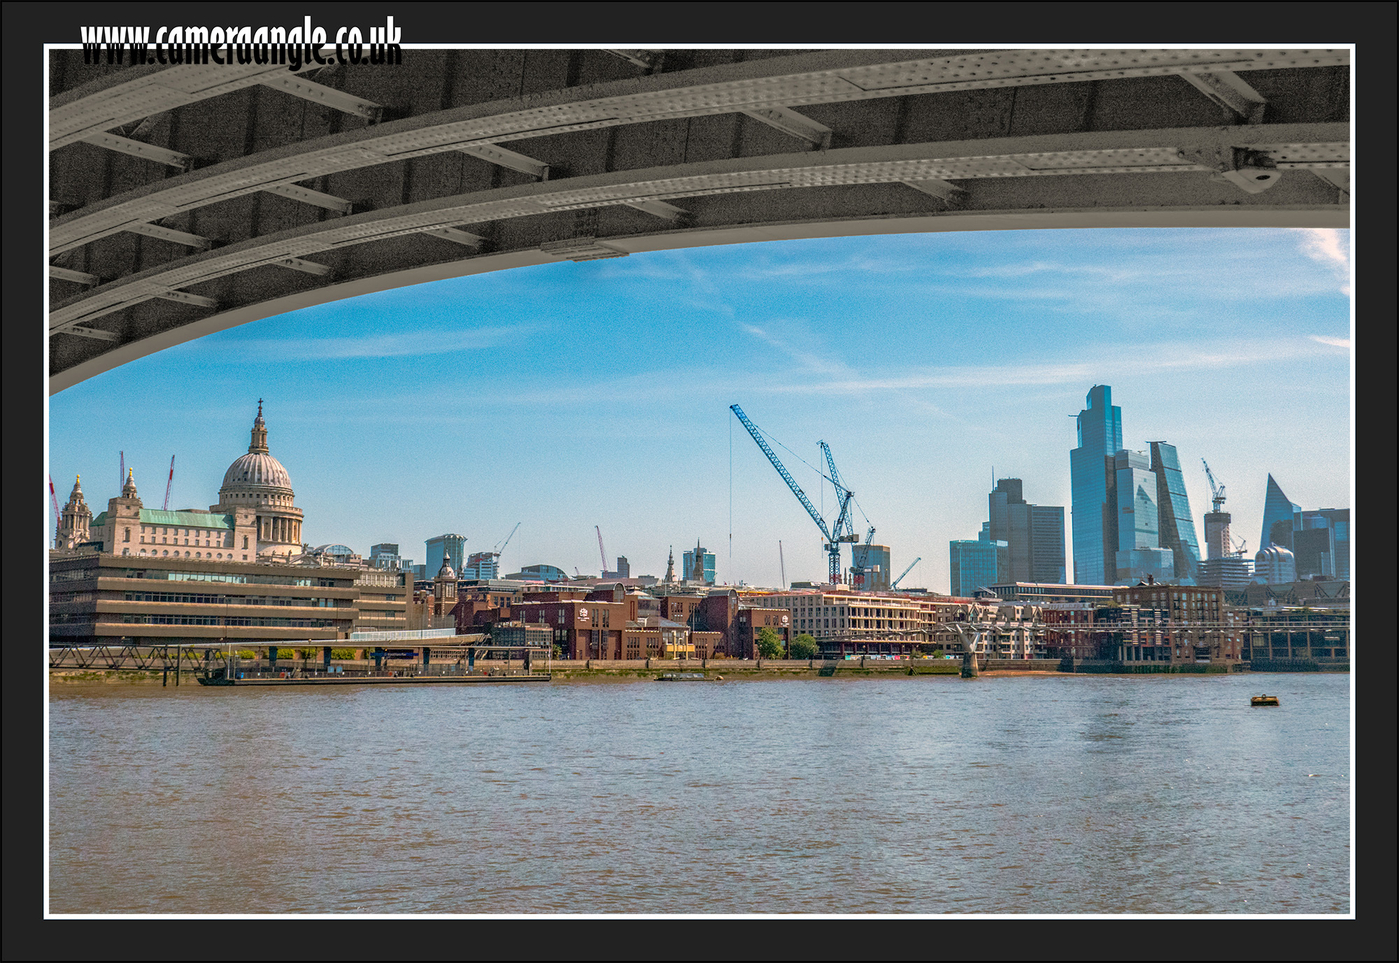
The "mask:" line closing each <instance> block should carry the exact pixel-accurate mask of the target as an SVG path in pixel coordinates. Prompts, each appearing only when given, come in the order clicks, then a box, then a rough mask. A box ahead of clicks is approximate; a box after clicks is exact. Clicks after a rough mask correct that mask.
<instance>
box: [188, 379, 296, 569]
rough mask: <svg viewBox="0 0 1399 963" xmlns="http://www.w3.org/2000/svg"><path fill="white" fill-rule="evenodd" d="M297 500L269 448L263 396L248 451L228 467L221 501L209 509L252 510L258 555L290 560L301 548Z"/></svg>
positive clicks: (226, 512) (228, 512)
mask: <svg viewBox="0 0 1399 963" xmlns="http://www.w3.org/2000/svg"><path fill="white" fill-rule="evenodd" d="M295 501H296V493H295V492H294V491H292V487H291V477H290V476H289V475H288V474H287V470H286V469H285V468H283V467H282V463H281V462H280V461H278V460H277V459H276V458H274V457H273V456H272V453H271V451H270V450H269V449H268V447H267V423H266V422H265V421H264V420H263V417H262V399H258V403H257V417H256V418H254V419H253V427H252V439H251V441H250V442H249V444H248V453H247V454H245V455H240V456H239V457H238V458H236V459H235V460H234V462H233V464H231V465H229V466H228V471H227V472H225V473H224V476H223V485H222V486H220V488H219V502H218V504H217V505H210V506H209V511H210V512H213V513H215V514H222V515H235V514H237V513H238V512H247V511H251V512H252V514H253V524H254V526H255V527H256V531H257V557H258V558H271V557H279V558H282V559H286V560H290V559H291V558H293V557H295V556H297V555H300V554H301V551H302V548H301V546H302V540H301V523H302V520H303V519H302V511H301V509H299V508H297V507H296V504H295Z"/></svg>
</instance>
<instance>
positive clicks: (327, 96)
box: [257, 69, 384, 123]
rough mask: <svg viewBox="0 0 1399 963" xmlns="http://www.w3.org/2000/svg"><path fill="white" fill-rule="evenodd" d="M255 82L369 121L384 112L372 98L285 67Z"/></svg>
mask: <svg viewBox="0 0 1399 963" xmlns="http://www.w3.org/2000/svg"><path fill="white" fill-rule="evenodd" d="M257 82H258V83H260V84H262V85H263V86H264V87H271V88H273V89H274V90H281V91H285V92H286V93H289V94H291V95H292V96H294V97H300V98H302V99H303V100H309V101H311V102H312V103H315V104H323V105H324V106H326V107H333V108H334V109H335V110H338V111H341V112H343V113H346V114H354V115H355V116H356V117H363V118H364V119H365V120H367V121H369V122H370V123H373V122H375V121H377V120H378V119H379V118H380V117H382V116H383V114H384V108H383V106H382V105H380V104H376V103H374V102H373V101H372V100H365V99H364V98H363V97H356V96H355V95H354V94H347V93H345V92H344V91H343V90H336V89H335V88H334V87H327V86H326V85H325V84H318V83H316V82H315V81H313V80H307V79H305V78H304V77H298V76H296V75H295V74H293V73H290V72H288V71H287V70H285V69H283V70H282V71H281V72H280V73H275V74H268V75H265V76H262V77H259V78H258V80H257Z"/></svg>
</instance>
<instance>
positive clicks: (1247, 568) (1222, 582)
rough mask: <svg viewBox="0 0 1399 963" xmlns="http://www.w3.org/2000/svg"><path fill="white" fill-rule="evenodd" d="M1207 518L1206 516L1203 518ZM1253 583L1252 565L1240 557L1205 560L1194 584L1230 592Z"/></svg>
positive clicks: (1232, 556) (1231, 556)
mask: <svg viewBox="0 0 1399 963" xmlns="http://www.w3.org/2000/svg"><path fill="white" fill-rule="evenodd" d="M1205 517H1206V518H1209V516H1208V515H1206V516H1205ZM1252 581H1253V563H1252V561H1251V560H1250V559H1247V558H1245V557H1244V556H1242V555H1225V556H1223V557H1221V558H1207V559H1205V560H1204V561H1202V562H1201V563H1200V568H1199V570H1198V574H1197V575H1196V577H1195V584H1197V585H1203V586H1211V587H1214V588H1222V589H1227V590H1229V591H1231V592H1233V591H1238V590H1239V589H1242V588H1244V587H1246V586H1247V585H1248V584H1249V583H1250V582H1252Z"/></svg>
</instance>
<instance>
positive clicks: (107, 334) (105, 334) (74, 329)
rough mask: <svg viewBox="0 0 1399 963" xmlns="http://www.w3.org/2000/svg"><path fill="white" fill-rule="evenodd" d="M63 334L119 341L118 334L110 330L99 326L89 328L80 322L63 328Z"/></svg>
mask: <svg viewBox="0 0 1399 963" xmlns="http://www.w3.org/2000/svg"><path fill="white" fill-rule="evenodd" d="M63 333H64V334H76V335H78V336H79V337H81V338H92V339H93V340H95V341H120V340H121V337H120V335H116V334H113V333H112V332H111V331H103V330H102V329H101V328H89V327H85V326H83V325H81V324H75V325H72V326H70V327H67V328H64V329H63Z"/></svg>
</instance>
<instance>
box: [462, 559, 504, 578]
mask: <svg viewBox="0 0 1399 963" xmlns="http://www.w3.org/2000/svg"><path fill="white" fill-rule="evenodd" d="M461 577H462V578H464V579H476V580H478V581H479V580H482V579H496V578H500V555H499V554H498V553H496V552H472V553H471V554H470V555H468V556H467V557H466V567H465V568H463V569H462V570H461Z"/></svg>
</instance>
